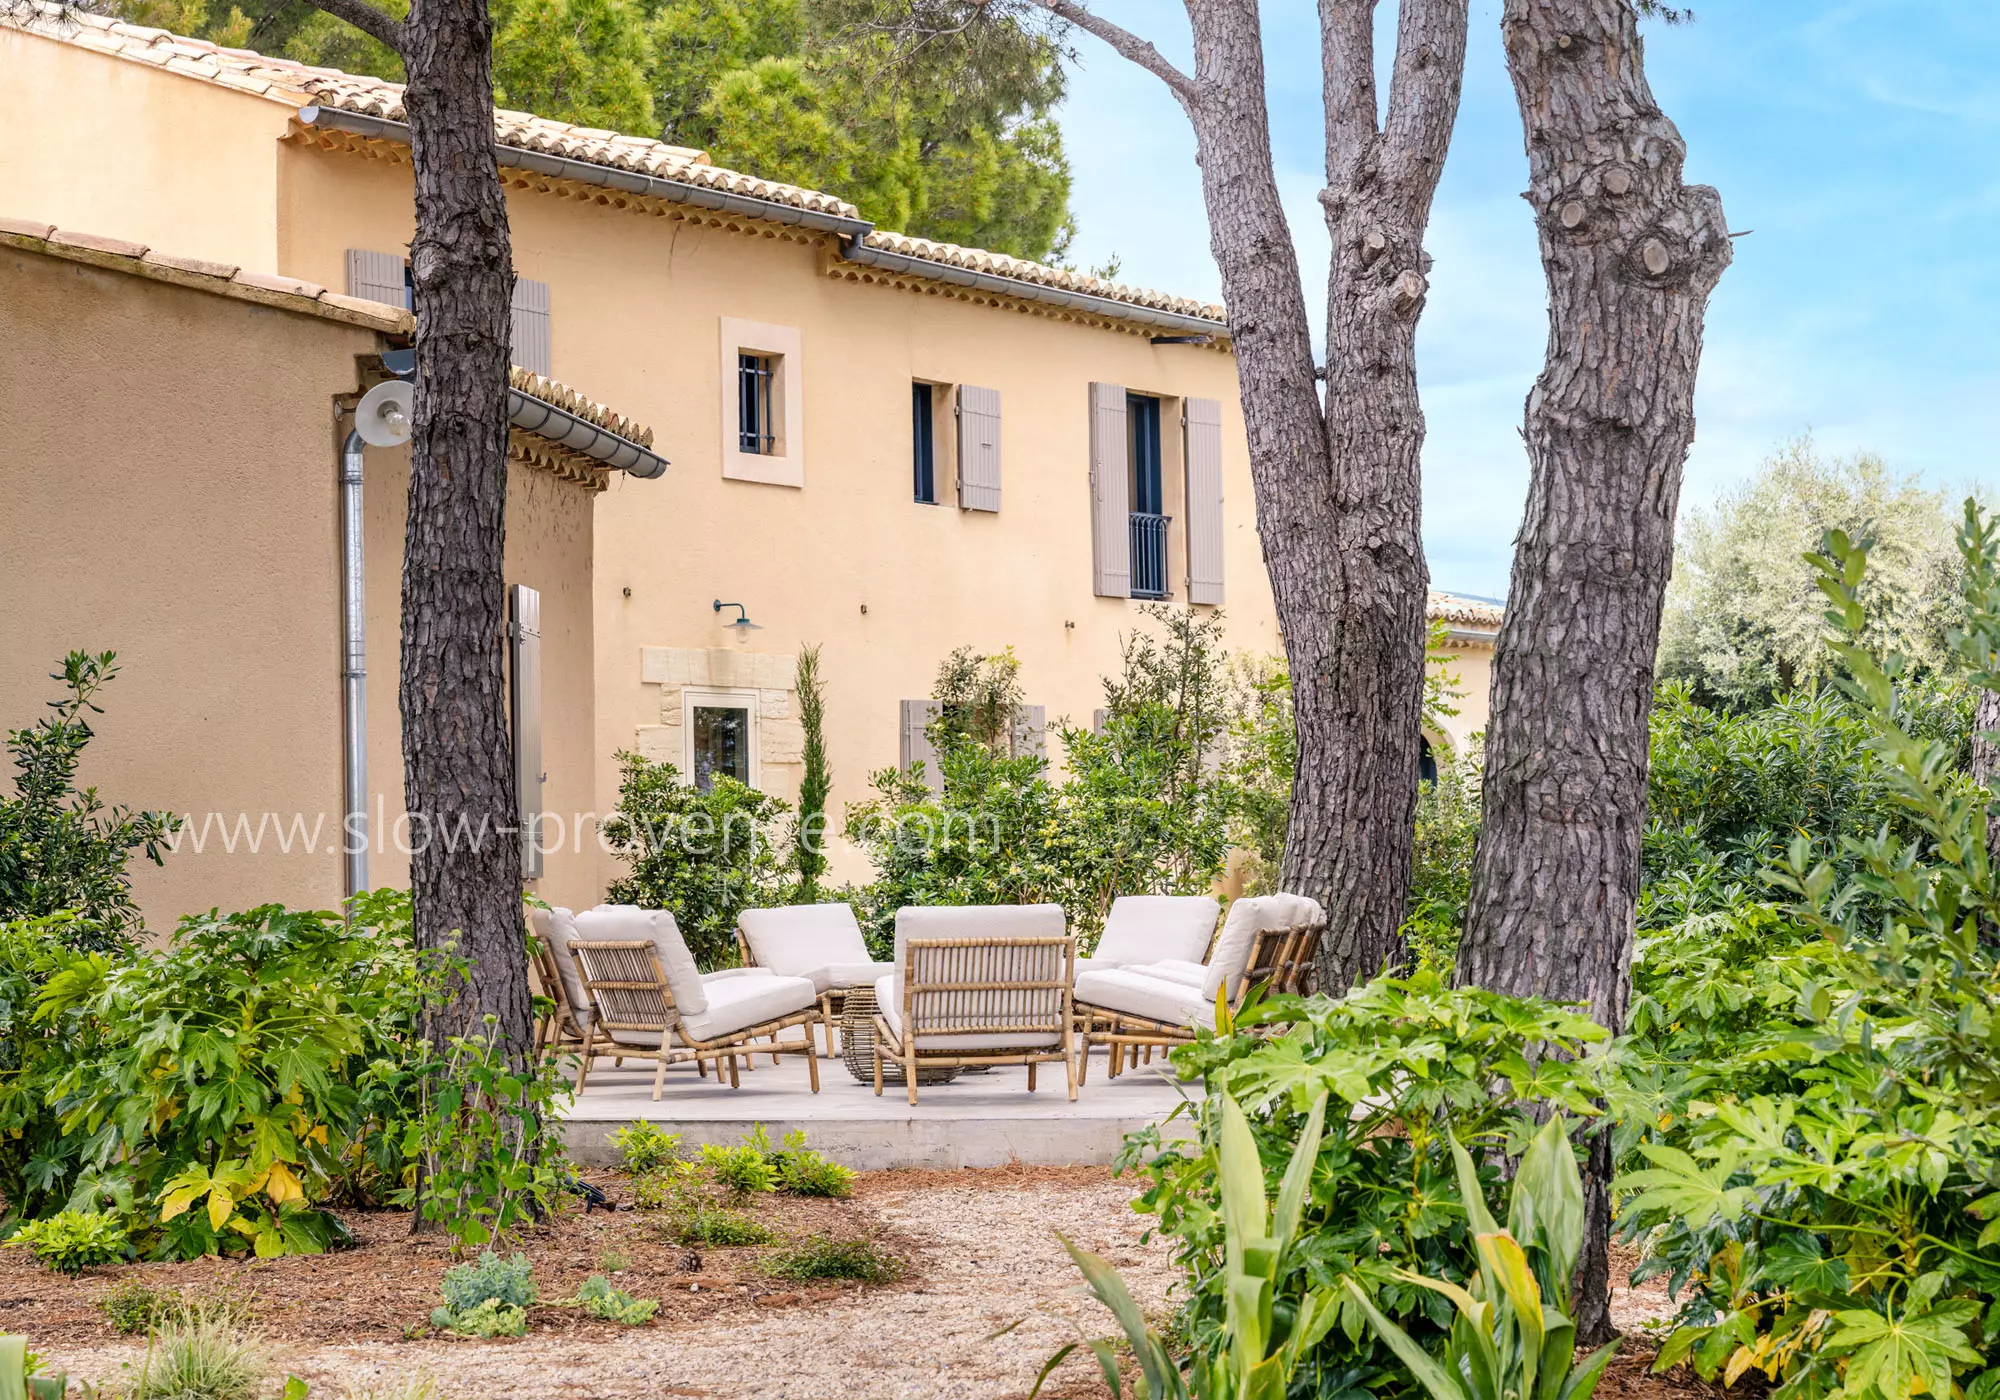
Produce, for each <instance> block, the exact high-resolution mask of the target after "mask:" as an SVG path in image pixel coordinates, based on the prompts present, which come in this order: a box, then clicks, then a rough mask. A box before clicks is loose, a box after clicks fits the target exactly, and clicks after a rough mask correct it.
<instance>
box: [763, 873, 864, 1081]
mask: <svg viewBox="0 0 2000 1400" xmlns="http://www.w3.org/2000/svg"><path fill="white" fill-rule="evenodd" d="M736 944H737V947H738V948H739V949H740V950H741V951H742V954H743V962H744V965H745V966H755V967H761V968H769V969H770V970H771V971H772V972H775V973H777V974H778V975H779V976H781V977H804V978H806V979H808V980H809V981H811V983H812V984H813V986H814V988H816V989H817V990H818V992H819V1006H820V1012H821V1018H822V1020H823V1021H824V1022H825V1024H826V1053H827V1054H829V1055H832V1054H834V1053H835V1050H834V1045H833V1026H834V1018H835V1017H836V1016H837V1015H838V1014H839V1012H840V1009H841V1005H842V1003H844V1002H845V1001H846V1000H847V994H848V993H849V992H850V991H853V990H854V989H855V988H857V987H873V986H874V985H875V983H876V981H877V980H878V979H880V978H882V977H884V976H887V975H888V974H889V973H891V972H893V971H894V970H895V964H893V963H885V962H875V961H873V960H872V959H870V958H869V956H868V944H867V943H866V942H865V941H864V940H863V939H862V937H861V925H860V924H858V923H856V922H855V919H854V911H853V910H852V909H850V908H849V907H848V906H847V905H845V904H793V905H787V906H785V907H782V908H777V909H745V910H744V911H743V912H742V913H740V914H738V915H737V916H736Z"/></svg>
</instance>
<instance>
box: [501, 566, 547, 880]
mask: <svg viewBox="0 0 2000 1400" xmlns="http://www.w3.org/2000/svg"><path fill="white" fill-rule="evenodd" d="M508 594H509V598H508V604H509V607H508V611H509V612H510V614H511V618H510V622H509V626H508V628H507V633H508V641H509V646H508V664H509V667H510V669H511V671H512V673H513V685H512V686H511V687H510V689H511V690H512V692H513V694H512V701H513V719H514V788H515V791H516V793H517V794H518V801H519V806H520V812H521V875H522V878H523V879H528V880H538V879H540V878H541V875H542V841H541V833H542V595H541V594H540V593H539V592H537V591H536V590H534V589H532V588H526V587H523V586H522V585H521V584H518V583H517V584H515V585H514V586H513V587H512V588H510V589H509V590H508Z"/></svg>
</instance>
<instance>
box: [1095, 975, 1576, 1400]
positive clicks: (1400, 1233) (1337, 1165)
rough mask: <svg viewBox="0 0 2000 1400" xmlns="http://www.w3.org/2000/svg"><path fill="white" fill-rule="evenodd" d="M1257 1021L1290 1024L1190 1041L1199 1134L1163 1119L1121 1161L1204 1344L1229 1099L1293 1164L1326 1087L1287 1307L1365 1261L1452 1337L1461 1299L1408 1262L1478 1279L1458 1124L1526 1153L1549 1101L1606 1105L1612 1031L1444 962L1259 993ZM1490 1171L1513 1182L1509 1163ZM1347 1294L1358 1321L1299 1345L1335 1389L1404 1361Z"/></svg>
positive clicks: (1214, 1317) (1216, 1275) (1248, 1019)
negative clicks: (1302, 992)
mask: <svg viewBox="0 0 2000 1400" xmlns="http://www.w3.org/2000/svg"><path fill="white" fill-rule="evenodd" d="M1241 1019H1242V1022H1243V1023H1245V1026H1246V1029H1247V1028H1248V1027H1249V1026H1255V1027H1256V1028H1257V1029H1258V1030H1260V1031H1270V1030H1276V1031H1279V1032H1282V1033H1279V1034H1249V1033H1236V1027H1235V1026H1232V1025H1230V1024H1228V1023H1225V1024H1224V1026H1223V1027H1222V1029H1221V1030H1220V1031H1219V1032H1218V1033H1217V1034H1215V1035H1208V1034H1203V1035H1202V1036H1201V1037H1200V1038H1199V1039H1198V1040H1196V1041H1195V1042H1194V1043H1193V1044H1191V1045H1188V1046H1184V1047H1182V1048H1180V1049H1177V1050H1175V1051H1174V1052H1173V1054H1172V1056H1171V1060H1172V1063H1173V1064H1174V1066H1175V1068H1176V1070H1177V1072H1178V1073H1179V1074H1180V1075H1181V1077H1182V1078H1184V1079H1189V1080H1194V1079H1204V1080H1206V1083H1207V1091H1208V1092H1207V1095H1206V1097H1205V1098H1203V1099H1201V1100H1199V1101H1198V1103H1197V1105H1196V1106H1193V1107H1191V1108H1190V1109H1188V1110H1183V1111H1184V1112H1192V1113H1193V1114H1194V1117H1195V1122H1194V1129H1195V1136H1194V1139H1193V1140H1192V1141H1187V1142H1175V1141H1163V1140H1162V1138H1161V1135H1160V1132H1159V1129H1158V1128H1157V1127H1149V1128H1147V1129H1145V1130H1143V1131H1142V1132H1139V1133H1136V1134H1133V1135H1132V1136H1130V1137H1128V1138H1127V1139H1126V1143H1125V1147H1124V1149H1123V1151H1122V1153H1121V1154H1120V1158H1119V1163H1118V1165H1119V1169H1120V1170H1121V1171H1137V1172H1138V1173H1139V1174H1140V1175H1141V1177H1142V1178H1143V1179H1144V1182H1145V1189H1144V1191H1143V1192H1142V1194H1141V1195H1140V1196H1139V1198H1138V1200H1137V1201H1136V1202H1135V1206H1136V1208H1137V1209H1139V1210H1140V1211H1142V1212H1145V1213H1147V1214H1150V1215H1153V1216H1155V1217H1156V1218H1157V1220H1158V1229H1159V1231H1160V1233H1162V1234H1164V1235H1165V1236H1167V1237H1168V1239H1170V1240H1171V1241H1172V1243H1173V1248H1174V1257H1175V1260H1176V1262H1177V1263H1178V1264H1179V1265H1180V1267H1181V1268H1182V1269H1183V1270H1184V1277H1183V1280H1182V1283H1183V1286H1184V1288H1185V1295H1186V1302H1185V1304H1184V1305H1183V1309H1182V1316H1181V1318H1180V1320H1179V1323H1178V1326H1179V1328H1180V1330H1181V1331H1182V1332H1183V1333H1184V1335H1185V1337H1186V1339H1187V1343H1188V1345H1189V1347H1190V1349H1191V1351H1192V1352H1193V1353H1194V1354H1195V1355H1196V1356H1198V1357H1206V1358H1215V1357H1219V1356H1220V1355H1221V1354H1222V1349H1223V1347H1224V1346H1225V1342H1226V1339H1225V1335H1224V1333H1225V1324H1226V1320H1227V1317H1228V1313H1229V1310H1230V1307H1231V1304H1230V1301H1229V1297H1228V1289H1229V1277H1230V1274H1229V1270H1228V1268H1227V1267H1226V1265H1227V1262H1228V1260H1227V1252H1226V1249H1225V1245H1226V1237H1227V1231H1226V1226H1225V1220H1224V1212H1223V1206H1224V1201H1223V1198H1222V1196H1221V1194H1220V1193H1221V1186H1220V1184H1219V1175H1218V1173H1219V1171H1220V1165H1221V1160H1222V1159H1221V1154H1222V1149H1223V1127H1224V1124H1223V1120H1222V1118H1221V1112H1222V1109H1221V1105H1222V1103H1223V1102H1224V1100H1225V1098H1226V1099H1228V1100H1229V1101H1230V1102H1233V1103H1236V1104H1239V1105H1240V1106H1241V1109H1242V1112H1243V1113H1244V1115H1245V1116H1246V1121H1247V1125H1248V1127H1249V1129H1250V1132H1251V1134H1252V1137H1253V1140H1254V1141H1255V1143H1256V1145H1257V1149H1258V1152H1259V1154H1260V1155H1261V1158H1262V1160H1263V1161H1264V1162H1266V1163H1269V1164H1272V1165H1271V1171H1272V1172H1273V1173H1275V1172H1277V1171H1279V1170H1281V1169H1282V1166H1283V1164H1284V1163H1286V1162H1287V1161H1289V1160H1290V1159H1291V1157H1292V1156H1293V1154H1294V1152H1295V1150H1296V1148H1297V1145H1298V1143H1299V1142H1300V1141H1301V1137H1302V1134H1304V1133H1305V1132H1306V1131H1307V1129H1308V1127H1309V1125H1310V1123H1311V1120H1312V1105H1313V1104H1314V1103H1315V1102H1316V1101H1317V1100H1318V1098H1319V1097H1320V1096H1321V1095H1322V1094H1326V1095H1329V1096H1330V1100H1331V1101H1330V1106H1329V1108H1328V1109H1327V1111H1326V1119H1327V1122H1326V1128H1325V1135H1324V1137H1323V1139H1322V1140H1321V1141H1320V1143H1319V1146H1318V1148H1317V1151H1316V1152H1315V1153H1314V1154H1313V1155H1314V1165H1313V1169H1312V1173H1311V1177H1310V1183H1311V1189H1310V1191H1309V1193H1308V1194H1307V1196H1306V1198H1305V1199H1304V1200H1303V1201H1302V1202H1301V1205H1300V1210H1301V1220H1302V1224H1301V1226H1300V1235H1299V1239H1300V1246H1299V1247H1298V1248H1297V1249H1296V1250H1293V1251H1292V1252H1291V1253H1290V1254H1288V1255H1287V1257H1286V1262H1285V1263H1284V1265H1283V1267H1282V1268H1280V1269H1279V1270H1278V1271H1277V1272H1276V1273H1275V1274H1274V1275H1273V1276H1272V1279H1271V1288H1272V1290H1273V1296H1274V1298H1275V1299H1276V1302H1275V1304H1274V1306H1276V1307H1278V1308H1279V1309H1280V1310H1281V1311H1283V1310H1290V1309H1293V1308H1295V1307H1297V1306H1298V1304H1299V1301H1300V1300H1301V1299H1304V1298H1305V1297H1307V1296H1309V1295H1310V1294H1311V1293H1312V1291H1313V1290H1314V1289H1315V1288H1317V1287H1319V1286H1320V1285H1322V1284H1324V1283H1327V1282H1329V1281H1331V1280H1335V1279H1338V1278H1341V1277H1343V1276H1352V1277H1354V1278H1355V1279H1356V1280H1357V1281H1358V1282H1359V1283H1360V1285H1361V1286H1362V1288H1363V1289H1364V1290H1365V1291H1366V1292H1367V1294H1368V1296H1369V1298H1370V1300H1371V1301H1372V1302H1373V1303H1374V1304H1375V1306H1377V1307H1378V1308H1380V1309H1382V1311H1383V1312H1384V1314H1385V1316H1388V1317H1390V1318H1392V1319H1393V1320H1394V1321H1396V1322H1397V1324H1398V1325H1400V1326H1402V1327H1403V1328H1404V1329H1405V1330H1406V1331H1409V1332H1410V1333H1411V1334H1412V1335H1414V1336H1415V1337H1417V1339H1418V1341H1419V1343H1420V1344H1421V1345H1424V1346H1427V1347H1429V1346H1436V1345H1441V1344H1442V1343H1443V1341H1444V1338H1445V1334H1446V1331H1447V1329H1448V1327H1449V1324H1450V1309H1449V1307H1448V1306H1446V1305H1445V1304H1444V1303H1443V1301H1442V1300H1441V1299H1436V1298H1435V1295H1431V1294H1427V1293H1425V1292H1424V1291H1423V1290H1421V1289H1416V1288H1413V1287H1410V1286H1408V1285H1407V1284H1405V1283H1404V1282H1403V1281H1402V1280H1401V1279H1400V1278H1399V1276H1398V1271H1399V1270H1401V1271H1407V1272H1410V1273H1416V1274H1421V1275H1424V1276H1426V1277H1430V1278H1445V1279H1454V1280H1457V1279H1462V1278H1463V1276H1464V1275H1463V1272H1462V1268H1463V1261H1464V1259H1465V1257H1466V1253H1467V1249H1468V1247H1469V1237H1468V1233H1467V1218H1466V1211H1465V1208H1464V1206H1463V1205H1462V1204H1461V1202H1460V1200H1459V1195H1458V1187H1457V1183H1456V1166H1455V1164H1454V1161H1453V1158H1452V1154H1451V1150H1450V1142H1451V1138H1452V1137H1453V1136H1455V1137H1456V1138H1457V1139H1458V1140H1459V1141H1461V1142H1466V1143H1474V1144H1477V1145H1478V1146H1479V1147H1480V1148H1481V1149H1500V1148H1504V1149H1507V1150H1510V1151H1519V1150H1520V1149H1521V1148H1523V1147H1525V1146H1526V1144H1527V1143H1528V1141H1529V1140H1530V1139H1531V1138H1532V1136H1533V1134H1534V1132H1535V1131H1536V1130H1537V1128H1538V1127H1539V1124H1538V1123H1537V1121H1536V1114H1537V1113H1538V1112H1540V1111H1545V1110H1546V1108H1547V1107H1549V1106H1554V1107H1556V1108H1557V1109H1559V1110H1561V1111H1563V1112H1565V1113H1568V1114H1571V1115H1575V1116H1578V1117H1585V1116H1590V1115H1593V1114H1595V1113H1596V1112H1597V1109H1596V1108H1595V1107H1594V1105H1593V1102H1592V1100H1593V1099H1594V1097H1595V1096H1596V1095H1597V1094H1598V1093H1600V1092H1601V1090H1602V1087H1603V1080H1604V1078H1605V1077H1606V1067H1605V1065H1604V1063H1603V1061H1602V1059H1601V1057H1599V1056H1595V1055H1591V1056H1586V1055H1585V1054H1584V1052H1585V1051H1586V1050H1587V1049H1588V1048H1589V1047H1590V1046H1592V1045H1593V1044H1595V1043H1596V1042H1598V1041H1600V1040H1601V1039H1603V1037H1604V1032H1603V1031H1602V1029H1601V1028H1599V1027H1598V1026H1596V1025H1595V1024H1594V1023H1592V1022H1591V1021H1590V1020H1589V1019H1588V1018H1587V1017H1584V1016H1581V1015H1579V1014H1577V1013H1575V1012H1572V1011H1569V1010H1566V1009H1564V1008H1560V1007H1556V1006H1552V1005H1549V1004H1547V1003H1545V1002H1539V1001H1534V1000H1526V999H1516V998H1512V997H1505V996H1500V995H1498V994H1495V993H1492V992H1485V991H1480V990H1477V989H1473V988H1452V987H1447V986H1446V985H1444V983H1443V982H1442V980H1441V979H1440V978H1439V977H1438V976H1436V975H1435V974H1434V973H1419V974H1417V975H1416V976H1413V977H1410V978H1407V979H1399V978H1377V979H1376V980H1375V981H1373V982H1369V983H1367V984H1365V985H1363V986H1361V987H1359V988H1356V989H1355V990H1354V991H1353V992H1352V993H1350V994H1349V995H1348V996H1347V997H1345V998H1343V999H1342V1000H1340V1001H1328V1000H1324V999H1319V998H1315V999H1313V1000H1310V1001H1304V1000H1300V999H1298V998H1278V999H1273V1000H1271V1001H1269V1002H1264V1001H1260V1000H1257V999H1255V998H1253V999H1252V1000H1251V1001H1250V1002H1248V1003H1246V1006H1245V1008H1244V1011H1243V1015H1242V1018H1241ZM1481 1180H1482V1184H1483V1189H1485V1190H1486V1191H1488V1192H1489V1193H1492V1194H1493V1195H1496V1196H1497V1194H1498V1176H1497V1173H1489V1174H1487V1175H1486V1176H1483V1177H1482V1178H1481ZM1277 1184H1278V1183H1276V1182H1273V1183H1272V1188H1273V1190H1275V1188H1276V1186H1277ZM1339 1306H1340V1309H1341V1316H1342V1319H1343V1321H1342V1325H1341V1326H1339V1327H1336V1328H1334V1329H1333V1330H1332V1331H1331V1332H1329V1333H1328V1334H1327V1335H1326V1336H1325V1337H1324V1338H1323V1339H1321V1340H1320V1342H1319V1343H1318V1344H1317V1345H1316V1346H1314V1347H1312V1348H1310V1349H1308V1350H1307V1351H1306V1352H1305V1353H1303V1354H1302V1355H1301V1356H1300V1357H1299V1358H1298V1361H1299V1365H1300V1367H1301V1377H1302V1379H1303V1380H1309V1381H1310V1382H1311V1384H1313V1385H1314V1386H1319V1387H1333V1391H1328V1392H1327V1393H1329V1394H1331V1393H1334V1391H1338V1390H1340V1389H1343V1388H1346V1387H1350V1386H1356V1385H1362V1384H1363V1381H1362V1380H1361V1379H1360V1378H1362V1377H1365V1376H1367V1375H1370V1374H1372V1373H1373V1372H1374V1371H1375V1370H1376V1369H1377V1368H1380V1367H1382V1366H1385V1365H1389V1364H1392V1358H1391V1357H1390V1356H1389V1355H1388V1353H1387V1352H1386V1351H1385V1350H1384V1349H1383V1348H1382V1347H1381V1346H1380V1345H1379V1344H1378V1343H1377V1342H1376V1341H1375V1339H1374V1337H1373V1336H1372V1335H1371V1334H1370V1333H1369V1332H1368V1330H1367V1328H1366V1327H1365V1326H1364V1325H1363V1318H1362V1314H1361V1313H1360V1311H1359V1309H1358V1307H1355V1306H1351V1305H1349V1304H1347V1303H1344V1302H1343V1303H1341V1304H1340V1305H1339ZM1313 1393H1317V1392H1313Z"/></svg>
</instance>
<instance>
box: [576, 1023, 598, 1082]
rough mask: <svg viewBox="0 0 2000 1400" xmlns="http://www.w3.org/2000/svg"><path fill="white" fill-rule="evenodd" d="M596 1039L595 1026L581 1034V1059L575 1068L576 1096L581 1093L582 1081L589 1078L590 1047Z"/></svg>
mask: <svg viewBox="0 0 2000 1400" xmlns="http://www.w3.org/2000/svg"><path fill="white" fill-rule="evenodd" d="M596 1038H597V1027H596V1026H595V1025H592V1026H591V1028H590V1029H589V1030H587V1031H585V1032H584V1033H583V1059H582V1061H581V1062H580V1063H578V1065H577V1067H576V1092H577V1093H578V1094H581V1093H582V1092H583V1085H584V1081H585V1080H587V1079H589V1078H590V1061H591V1054H590V1047H591V1045H592V1044H593V1043H594V1042H595V1041H596Z"/></svg>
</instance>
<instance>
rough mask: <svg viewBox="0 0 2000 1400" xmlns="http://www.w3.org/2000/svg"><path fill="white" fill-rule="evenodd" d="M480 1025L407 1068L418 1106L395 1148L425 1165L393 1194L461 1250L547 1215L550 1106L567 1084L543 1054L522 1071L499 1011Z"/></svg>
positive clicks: (554, 1130)
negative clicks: (416, 1180)
mask: <svg viewBox="0 0 2000 1400" xmlns="http://www.w3.org/2000/svg"><path fill="white" fill-rule="evenodd" d="M485 1024H486V1030H485V1032H484V1033H483V1034H480V1035H469V1036H453V1037H452V1038H451V1039H450V1041H449V1042H448V1044H447V1048H446V1050H445V1052H444V1053H443V1054H442V1055H434V1056H430V1057H428V1058H425V1059H422V1060H420V1061H418V1062H417V1063H415V1064H413V1065H412V1066H411V1067H410V1069H409V1071H408V1072H409V1073H410V1074H411V1075H412V1076H413V1077H414V1079H415V1080H416V1082H417V1084H418V1086H419V1088H418V1092H419V1095H420V1102H421V1111H420V1112H419V1113H418V1114H417V1115H416V1116H415V1117H413V1118H411V1119H410V1120H409V1121H408V1122H407V1123H406V1125H405V1126H404V1129H403V1141H402V1150H403V1153H404V1155H405V1156H406V1157H409V1158H412V1159H415V1160H417V1161H420V1162H421V1163H422V1164H423V1173H422V1181H423V1186H422V1190H421V1192H419V1191H418V1190H417V1189H416V1188H415V1187H414V1186H412V1187H411V1188H409V1189H407V1190H405V1191H402V1192H399V1193H396V1195H395V1196H394V1197H393V1199H395V1200H397V1201H398V1202H399V1203H400V1204H408V1205H414V1206H415V1207H416V1208H417V1209H418V1210H420V1211H421V1212H422V1213H423V1217H424V1218H425V1219H426V1220H432V1221H436V1222H438V1223H439V1224H441V1225H442V1226H443V1227H444V1229H445V1230H446V1231H447V1232H448V1233H449V1234H450V1235H451V1237H452V1239H453V1240H455V1241H456V1242H457V1243H458V1245H459V1246H460V1247H461V1248H464V1247H466V1246H470V1245H482V1244H486V1243H488V1242H490V1241H492V1240H495V1239H506V1238H508V1237H509V1236H510V1235H511V1234H512V1233H513V1231H514V1230H516V1229H517V1228H518V1227H519V1226H521V1225H522V1224H524V1223H526V1222H528V1221H530V1220H536V1219H542V1218H544V1217H546V1216H548V1215H549V1214H551V1213H552V1212H553V1211H554V1210H555V1208H556V1205H557V1202H558V1199H559V1193H560V1191H561V1184H562V1181H563V1170H562V1164H563V1139H562V1118H561V1115H560V1113H559V1112H558V1111H557V1107H558V1105H559V1104H560V1103H561V1102H562V1101H563V1100H564V1099H566V1098H567V1097H568V1096H569V1094H570V1093H571V1088H570V1084H569V1080H568V1079H567V1078H566V1077H565V1075H564V1074H563V1070H562V1064H561V1061H560V1060H558V1059H557V1058H556V1057H555V1056H553V1055H550V1056H546V1057H544V1058H543V1059H541V1060H540V1061H538V1062H537V1063H535V1064H534V1065H532V1066H531V1067H530V1068H529V1071H528V1072H526V1073H524V1072H522V1068H521V1066H520V1065H519V1064H518V1063H517V1062H516V1060H515V1058H514V1057H513V1056H512V1055H510V1054H509V1053H508V1052H507V1051H506V1049H505V1048H504V1047H503V1046H502V1045H501V1044H500V1042H499V1038H498V1034H497V1032H496V1031H495V1029H494V1028H495V1027H496V1026H497V1025H498V1024H499V1018H498V1017H496V1016H493V1015H491V1014H489V1015H488V1016H487V1017H486V1018H485Z"/></svg>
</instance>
